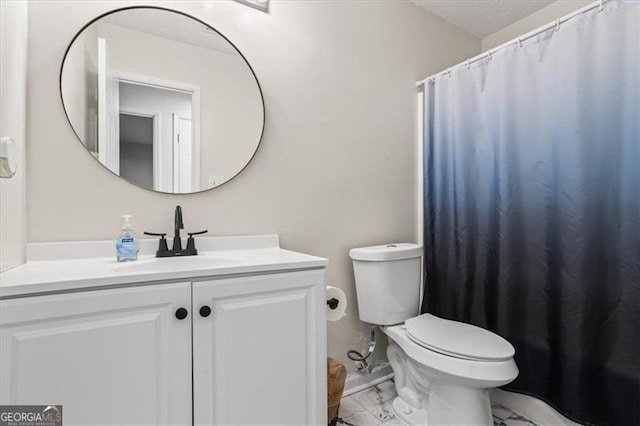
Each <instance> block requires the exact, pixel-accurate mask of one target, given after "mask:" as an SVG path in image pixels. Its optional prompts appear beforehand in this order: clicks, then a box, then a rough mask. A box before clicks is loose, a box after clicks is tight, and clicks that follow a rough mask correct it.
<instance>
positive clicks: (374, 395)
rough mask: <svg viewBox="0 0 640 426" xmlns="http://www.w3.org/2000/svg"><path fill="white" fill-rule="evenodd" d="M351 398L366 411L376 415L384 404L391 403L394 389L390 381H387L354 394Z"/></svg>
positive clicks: (394, 394)
mask: <svg viewBox="0 0 640 426" xmlns="http://www.w3.org/2000/svg"><path fill="white" fill-rule="evenodd" d="M352 396H353V398H354V399H355V400H356V401H358V402H359V403H360V404H361V405H362V406H363V407H364V408H366V409H367V410H369V411H371V412H372V413H378V412H379V411H380V410H381V409H382V406H383V405H384V403H385V402H387V401H392V400H393V398H395V397H396V388H395V385H394V383H393V381H392V380H387V381H385V382H382V383H380V384H379V385H376V386H373V387H371V388H369V389H365V390H363V391H360V392H357V393H354V394H353V395H352ZM376 407H379V408H376Z"/></svg>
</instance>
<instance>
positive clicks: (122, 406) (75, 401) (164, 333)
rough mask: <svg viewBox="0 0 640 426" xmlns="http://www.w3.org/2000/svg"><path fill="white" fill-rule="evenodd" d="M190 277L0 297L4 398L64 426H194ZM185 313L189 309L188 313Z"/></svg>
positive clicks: (1, 391)
mask: <svg viewBox="0 0 640 426" xmlns="http://www.w3.org/2000/svg"><path fill="white" fill-rule="evenodd" d="M190 302H191V294H190V284H189V283H179V284H164V285H154V286H143V287H134V288H119V289H111V290H95V291H87V292H79V293H67V294H58V295H47V296H37V297H28V298H23V299H11V300H3V301H0V344H1V346H0V356H1V358H0V365H1V367H0V371H1V379H2V380H1V382H2V383H1V384H0V404H35V405H39V404H42V405H49V404H62V405H63V420H64V424H65V425H71V424H78V425H89V424H145V425H149V424H190V423H191V315H189V316H188V317H187V318H186V319H184V320H178V319H177V318H176V316H175V311H176V309H177V308H179V307H185V308H190ZM189 313H190V309H189Z"/></svg>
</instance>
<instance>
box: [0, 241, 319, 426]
mask: <svg viewBox="0 0 640 426" xmlns="http://www.w3.org/2000/svg"><path fill="white" fill-rule="evenodd" d="M239 253H240V251H238V252H235V253H234V252H226V254H225V256H226V257H224V256H222V255H215V256H214V255H210V257H211V259H212V260H211V263H212V264H213V265H215V267H212V268H211V269H206V268H201V267H200V268H199V269H192V270H189V269H188V268H187V266H188V265H192V264H193V262H194V260H193V259H191V260H186V259H185V261H184V262H182V261H181V260H176V261H175V262H174V263H172V264H168V263H166V262H164V261H162V260H158V261H156V260H149V261H148V263H144V262H142V263H139V264H138V265H135V264H132V265H131V267H130V269H129V270H127V269H126V268H127V267H128V265H125V266H121V265H116V266H117V268H118V269H115V268H114V267H113V266H109V268H111V269H109V270H115V271H117V272H113V273H112V276H109V275H108V273H107V272H101V271H100V270H99V269H98V270H96V268H94V267H92V266H91V265H93V264H92V263H91V261H87V264H86V265H85V266H87V267H86V268H85V269H82V268H84V266H83V267H82V268H79V269H80V270H81V271H82V274H84V275H82V277H80V275H79V274H80V273H81V272H78V273H77V274H78V276H72V275H69V274H71V273H73V274H75V273H76V272H73V271H72V272H71V273H70V272H67V271H68V270H67V269H66V268H65V264H63V263H62V261H61V263H59V264H56V263H55V262H49V263H47V262H45V263H43V264H41V265H38V264H35V266H34V265H33V264H32V265H31V266H28V265H29V264H27V265H25V266H24V267H23V269H22V270H17V272H12V271H10V273H8V274H7V273H3V274H2V275H0V284H1V285H0V291H1V292H0V404H21V405H54V404H56V405H57V404H62V406H63V421H64V424H65V425H89V424H117V425H133V424H144V425H190V424H196V425H239V424H244V425H257V424H260V425H267V424H272V425H326V424H327V411H326V395H327V390H326V322H325V321H326V301H325V284H324V268H325V265H326V260H325V259H321V258H315V257H313V256H307V255H302V254H299V253H294V252H289V251H286V250H281V249H279V248H275V249H265V250H255V251H252V252H247V253H244V252H243V253H241V254H239ZM216 256H217V257H216ZM206 259H207V258H206V257H201V258H200V260H198V262H207V260H206ZM224 259H232V260H233V261H234V262H235V264H234V265H235V266H233V267H227V266H226V264H225V263H223V261H225V260H224ZM154 262H157V263H158V265H159V266H158V268H167V269H166V272H165V271H164V270H162V271H160V272H159V269H157V268H155V266H154V267H150V266H148V265H153V264H154ZM180 262H182V263H180ZM189 262H191V263H189ZM134 263H135V262H134ZM111 265H112V264H111ZM166 265H172V266H171V268H170V269H169V267H167V266H166ZM180 265H187V266H185V267H183V268H182V269H180V268H177V267H176V266H180ZM198 265H199V264H198ZM220 265H221V266H220ZM89 266H91V267H89ZM29 268H32V269H31V270H30V269H29ZM38 268H40V269H38ZM42 268H58V269H59V270H60V271H63V272H60V274H62V273H67V274H68V275H67V276H65V278H68V279H65V280H60V281H57V282H53V281H46V278H43V279H41V280H40V281H37V280H36V278H37V277H40V276H42V277H48V276H50V273H52V272H51V271H54V270H53V269H50V270H47V271H43V270H42ZM135 268H137V269H135ZM142 268H148V269H150V270H152V272H151V273H149V274H147V273H146V272H144V273H142V272H139V271H143V269H142ZM154 268H155V269H154ZM58 269H56V270H58ZM85 270H86V271H89V272H84V271H85ZM104 271H107V269H106V267H105V269H104ZM122 271H125V272H122ZM132 271H133V272H132ZM144 271H146V269H144ZM89 273H90V274H93V275H91V277H90V276H89V275H88V274H89ZM116 273H117V274H121V276H120V275H118V276H116V275H115V274H116ZM127 274H128V275H127ZM172 274H173V275H172ZM34 277H36V278H34ZM96 277H98V278H96ZM114 277H115V278H114ZM161 277H162V278H166V279H162V278H161ZM69 279H71V281H69ZM74 286H75V288H74ZM185 313H186V316H184V314H185Z"/></svg>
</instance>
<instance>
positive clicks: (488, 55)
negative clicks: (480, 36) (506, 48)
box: [487, 49, 493, 60]
mask: <svg viewBox="0 0 640 426" xmlns="http://www.w3.org/2000/svg"><path fill="white" fill-rule="evenodd" d="M487 59H489V60H492V59H493V55H492V54H491V49H489V52H488V53H487Z"/></svg>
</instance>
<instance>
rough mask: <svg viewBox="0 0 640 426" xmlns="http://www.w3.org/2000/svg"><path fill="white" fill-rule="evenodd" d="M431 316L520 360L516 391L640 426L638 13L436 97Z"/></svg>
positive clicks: (472, 75)
mask: <svg viewBox="0 0 640 426" xmlns="http://www.w3.org/2000/svg"><path fill="white" fill-rule="evenodd" d="M425 123H426V126H425V132H424V137H425V140H424V148H425V158H424V161H425V163H424V171H425V176H424V188H425V194H424V196H425V200H424V202H425V211H424V215H425V217H424V219H425V256H426V257H425V260H426V261H425V264H426V284H425V285H426V289H425V298H424V302H423V307H422V310H423V312H427V311H428V312H432V313H434V314H435V315H438V316H441V317H444V318H449V319H454V320H458V321H464V322H468V323H472V324H476V325H479V326H481V327H485V328H487V329H489V330H492V331H494V332H496V333H498V334H499V335H501V336H503V337H505V338H506V339H508V340H509V341H510V342H511V343H512V344H513V345H514V347H515V349H516V355H515V359H516V362H517V364H518V367H519V369H520V374H519V376H518V378H517V379H516V380H515V381H514V382H513V383H511V384H510V385H507V386H506V387H505V388H506V390H511V391H516V392H521V393H526V394H529V395H532V396H535V397H538V398H540V399H542V400H544V401H546V402H547V403H549V404H550V405H552V406H553V407H555V408H556V409H557V410H559V411H560V412H562V413H563V414H564V415H566V416H568V417H570V418H572V419H574V420H577V421H579V422H586V423H591V424H598V425H638V424H640V408H639V407H640V390H639V389H640V384H639V381H640V365H639V363H640V329H639V327H640V3H638V2H635V1H627V2H610V3H607V4H605V7H604V10H602V11H599V10H598V8H596V9H593V10H591V11H588V12H585V13H584V14H582V15H580V16H577V17H575V18H573V19H571V20H569V21H567V22H565V23H563V24H561V25H560V26H559V28H558V29H557V31H556V30H555V29H551V30H550V31H547V32H545V33H542V34H540V35H538V36H536V37H534V38H531V39H529V40H526V41H523V42H522V44H521V45H518V43H515V44H514V45H512V46H510V47H507V48H504V49H502V50H499V51H497V52H495V53H493V55H492V57H491V58H487V59H483V60H482V61H479V62H476V63H473V64H471V65H470V67H468V66H461V67H457V68H454V69H452V70H451V72H450V74H449V75H447V74H444V75H439V76H437V77H436V78H435V80H434V81H430V82H429V83H427V85H426V88H425Z"/></svg>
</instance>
